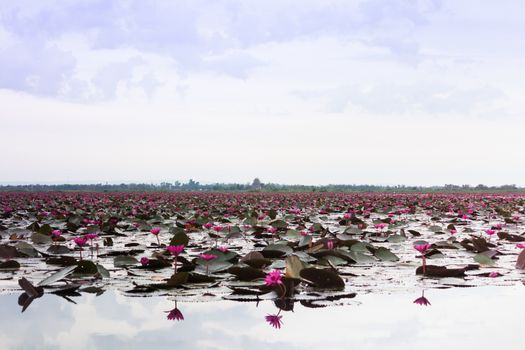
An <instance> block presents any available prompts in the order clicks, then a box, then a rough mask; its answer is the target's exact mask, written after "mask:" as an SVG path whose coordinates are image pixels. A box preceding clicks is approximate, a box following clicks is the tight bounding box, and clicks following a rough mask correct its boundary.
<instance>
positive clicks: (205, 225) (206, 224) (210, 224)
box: [202, 222, 213, 230]
mask: <svg viewBox="0 0 525 350" xmlns="http://www.w3.org/2000/svg"><path fill="white" fill-rule="evenodd" d="M202 226H203V227H204V228H205V229H207V230H209V229H210V228H212V227H213V224H212V223H211V222H207V223H205V224H204V225H202Z"/></svg>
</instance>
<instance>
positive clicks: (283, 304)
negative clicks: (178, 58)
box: [264, 299, 294, 329]
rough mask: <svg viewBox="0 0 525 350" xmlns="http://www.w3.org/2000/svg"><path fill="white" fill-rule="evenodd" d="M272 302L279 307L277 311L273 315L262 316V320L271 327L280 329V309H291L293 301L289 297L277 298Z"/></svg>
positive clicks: (281, 322) (281, 317)
mask: <svg viewBox="0 0 525 350" xmlns="http://www.w3.org/2000/svg"><path fill="white" fill-rule="evenodd" d="M274 303H275V306H277V308H278V309H279V312H277V313H276V314H273V315H272V314H268V315H266V316H264V320H265V321H266V322H267V323H268V324H269V325H270V326H272V327H273V328H275V329H281V326H282V325H283V321H282V319H283V316H282V315H281V311H293V305H294V301H293V300H291V299H277V300H275V301H274Z"/></svg>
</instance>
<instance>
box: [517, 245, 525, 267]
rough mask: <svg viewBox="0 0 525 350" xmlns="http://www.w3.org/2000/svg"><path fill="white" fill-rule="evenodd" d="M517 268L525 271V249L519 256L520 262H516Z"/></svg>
mask: <svg viewBox="0 0 525 350" xmlns="http://www.w3.org/2000/svg"><path fill="white" fill-rule="evenodd" d="M516 268H518V269H521V270H523V269H525V249H523V250H522V251H521V253H520V255H518V260H517V261H516Z"/></svg>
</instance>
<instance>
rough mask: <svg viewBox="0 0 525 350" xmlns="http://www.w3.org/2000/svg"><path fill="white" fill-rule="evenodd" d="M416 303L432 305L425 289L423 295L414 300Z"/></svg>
mask: <svg viewBox="0 0 525 350" xmlns="http://www.w3.org/2000/svg"><path fill="white" fill-rule="evenodd" d="M414 304H418V305H424V306H428V305H431V304H430V301H428V299H427V298H425V291H422V292H421V296H420V297H419V298H417V299H416V300H414Z"/></svg>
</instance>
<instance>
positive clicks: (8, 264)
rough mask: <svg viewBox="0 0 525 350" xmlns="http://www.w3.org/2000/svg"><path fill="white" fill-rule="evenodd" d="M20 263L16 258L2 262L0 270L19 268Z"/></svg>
mask: <svg viewBox="0 0 525 350" xmlns="http://www.w3.org/2000/svg"><path fill="white" fill-rule="evenodd" d="M19 268H20V264H19V263H18V261H16V260H7V261H4V262H2V263H0V270H18V269H19Z"/></svg>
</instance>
